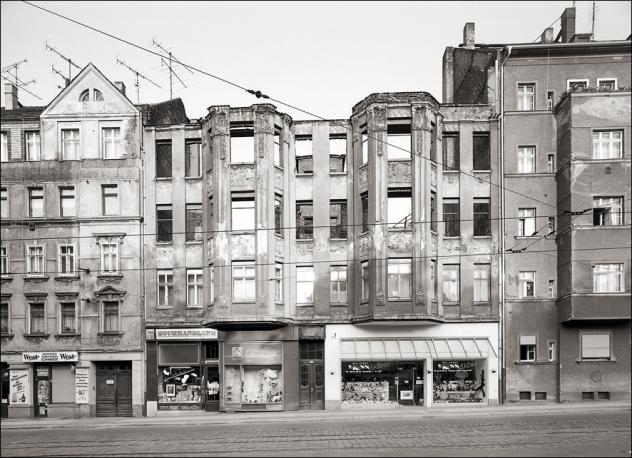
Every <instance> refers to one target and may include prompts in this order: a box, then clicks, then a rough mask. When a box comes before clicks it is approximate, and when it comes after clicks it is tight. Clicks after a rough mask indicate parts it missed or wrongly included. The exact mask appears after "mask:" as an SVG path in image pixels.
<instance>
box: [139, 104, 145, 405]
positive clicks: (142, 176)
mask: <svg viewBox="0 0 632 458" xmlns="http://www.w3.org/2000/svg"><path fill="white" fill-rule="evenodd" d="M138 120H139V122H138V124H139V126H138V130H139V135H138V137H139V143H140V148H139V152H140V158H139V159H140V170H139V171H138V178H139V184H140V189H139V191H138V195H139V205H140V225H139V228H138V229H139V235H140V291H141V292H140V300H141V308H140V311H141V313H140V329H141V335H140V338H141V342H142V345H141V348H142V352H143V360H142V361H143V364H142V368H141V374H142V380H141V386H142V387H143V416H145V417H146V416H147V340H146V334H147V333H146V332H145V317H146V316H147V301H146V298H147V296H146V291H145V229H144V228H145V148H144V133H145V129H144V127H143V126H144V122H145V121H144V119H143V112H142V110H140V109H139V110H138Z"/></svg>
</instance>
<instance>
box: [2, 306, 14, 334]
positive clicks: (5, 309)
mask: <svg viewBox="0 0 632 458" xmlns="http://www.w3.org/2000/svg"><path fill="white" fill-rule="evenodd" d="M10 332H11V326H10V325H9V303H8V302H2V303H1V304H0V334H9V333H10Z"/></svg>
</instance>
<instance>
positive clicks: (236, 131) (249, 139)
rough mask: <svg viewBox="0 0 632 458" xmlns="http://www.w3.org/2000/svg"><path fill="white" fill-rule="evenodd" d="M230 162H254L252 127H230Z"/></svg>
mask: <svg viewBox="0 0 632 458" xmlns="http://www.w3.org/2000/svg"><path fill="white" fill-rule="evenodd" d="M230 162H231V163H233V164H252V163H254V162H255V137H254V130H253V128H252V127H249V126H246V127H243V128H241V127H233V126H231V129H230Z"/></svg>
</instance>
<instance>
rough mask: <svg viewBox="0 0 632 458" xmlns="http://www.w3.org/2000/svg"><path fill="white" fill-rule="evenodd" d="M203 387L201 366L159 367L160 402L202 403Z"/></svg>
mask: <svg viewBox="0 0 632 458" xmlns="http://www.w3.org/2000/svg"><path fill="white" fill-rule="evenodd" d="M202 389H203V387H202V376H201V371H200V368H199V367H174V366H161V367H159V374H158V402H160V403H177V404H186V403H201V402H202V401H203V396H202Z"/></svg>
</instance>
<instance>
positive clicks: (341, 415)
mask: <svg viewBox="0 0 632 458" xmlns="http://www.w3.org/2000/svg"><path fill="white" fill-rule="evenodd" d="M631 407H632V406H631V403H630V401H602V402H578V403H564V404H531V405H524V404H522V405H503V406H495V407H487V406H456V407H454V406H450V407H445V406H437V407H430V408H423V407H397V408H390V409H343V410H315V411H305V410H300V411H287V412H235V413H220V412H203V413H192V412H169V414H166V415H165V414H163V415H160V416H157V417H150V418H147V417H135V418H129V417H99V418H96V417H90V418H37V419H35V418H28V419H11V418H9V419H6V418H5V419H2V421H0V427H1V428H2V429H37V428H60V427H63V428H83V427H116V426H156V425H203V424H240V423H270V422H323V421H328V420H371V419H382V418H420V417H425V418H433V417H450V416H458V417H462V416H471V417H476V416H478V417H484V416H499V415H513V416H516V415H547V414H568V413H591V412H606V411H619V412H620V411H625V410H630V409H631Z"/></svg>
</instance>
